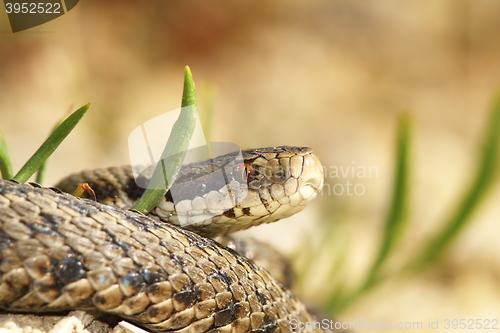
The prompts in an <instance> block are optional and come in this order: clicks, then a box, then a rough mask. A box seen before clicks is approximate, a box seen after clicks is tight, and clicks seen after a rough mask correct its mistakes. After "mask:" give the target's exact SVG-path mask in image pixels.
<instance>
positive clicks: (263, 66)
mask: <svg viewBox="0 0 500 333" xmlns="http://www.w3.org/2000/svg"><path fill="white" fill-rule="evenodd" d="M499 33H500V1H492V0H476V1H473V2H472V1H466V0H458V1H457V0H455V1H451V0H436V1H427V2H423V1H390V0H369V1H366V0H363V1H361V0H351V1H332V0H317V1H314V2H306V1H298V0H288V1H284V0H276V1H272V2H270V1H251V2H249V1H219V0H214V1H210V2H207V1H192V0H184V1H176V2H174V1H149V2H137V1H131V0H121V1H110V0H109V1H96V0H85V1H81V2H80V4H78V5H77V6H76V7H75V8H74V9H73V10H72V11H70V12H69V13H68V14H66V15H64V16H62V17H60V18H58V19H56V20H54V21H51V22H49V23H47V24H44V25H41V26H39V27H36V28H33V29H30V30H26V31H24V32H19V33H15V34H13V33H12V32H11V30H10V26H9V24H8V21H7V16H6V15H4V14H0V131H2V132H3V133H4V134H5V135H6V138H7V142H8V144H9V148H10V153H11V156H12V160H13V163H14V168H15V169H16V170H17V169H18V168H19V167H20V166H21V165H22V164H23V163H24V162H25V161H26V159H27V158H28V157H29V156H31V154H32V153H33V152H34V151H35V150H36V149H37V148H38V146H39V145H40V143H41V142H42V141H43V140H44V139H45V138H46V136H47V134H48V132H49V131H50V129H51V128H52V126H53V125H54V124H55V122H56V121H58V120H59V119H60V118H61V117H62V116H64V115H65V114H66V113H67V112H68V111H70V110H76V109H77V108H79V107H80V106H82V105H84V104H85V103H91V108H90V110H89V111H88V113H87V115H86V116H85V117H84V118H83V120H82V122H81V123H80V124H79V125H78V126H77V127H76V129H75V130H74V132H73V133H71V135H70V136H69V137H68V138H67V140H66V141H65V142H64V143H63V144H62V146H61V147H60V148H59V149H58V150H57V151H56V153H55V154H54V156H53V157H52V158H51V160H50V164H49V170H48V175H47V184H54V183H55V182H56V181H57V180H59V179H60V178H62V177H63V176H64V175H67V174H68V173H70V172H73V171H79V170H82V169H85V168H95V167H106V166H113V165H121V164H127V163H128V161H129V160H128V148H127V137H128V135H129V134H130V132H131V131H132V130H133V129H134V128H136V127H137V126H139V125H140V124H141V123H143V122H145V121H147V120H149V119H151V118H153V117H155V116H157V115H160V114H162V113H165V112H167V111H170V110H173V109H176V108H178V107H179V106H180V98H181V93H182V81H183V67H184V66H185V65H189V66H190V67H191V70H192V72H193V75H194V79H195V82H196V84H197V90H198V99H199V109H200V110H199V112H200V117H201V119H202V122H206V123H209V125H206V127H205V131H210V132H211V135H210V136H211V140H212V141H229V142H234V143H236V144H238V145H239V146H240V147H242V148H252V147H264V146H276V145H303V146H310V147H312V148H314V149H315V151H316V153H317V154H318V156H319V157H320V159H321V160H322V162H323V164H324V165H325V170H327V171H328V172H327V175H326V181H327V184H328V187H326V188H325V191H324V192H323V194H322V195H320V196H319V199H318V200H316V201H315V202H314V203H313V205H312V207H309V208H308V209H306V210H305V211H304V212H302V213H300V214H299V215H298V216H296V217H294V218H292V219H290V221H282V222H279V223H276V224H275V225H269V226H264V227H263V228H262V229H261V228H258V229H259V230H257V229H256V230H255V231H252V233H257V234H262V233H263V234H264V235H263V237H264V238H267V239H268V240H270V241H272V242H273V243H275V244H276V245H277V246H278V247H280V248H281V249H282V250H283V251H285V252H288V253H294V252H295V251H296V250H297V246H299V247H300V248H302V246H305V245H304V244H311V243H312V244H314V242H315V240H316V239H317V238H316V237H317V236H316V235H318V233H321V232H322V231H321V230H323V229H322V228H325V226H324V224H325V215H326V214H328V218H327V221H328V222H329V223H330V222H332V221H333V222H335V221H337V222H338V223H341V224H342V225H343V228H342V229H341V230H342V232H343V233H344V232H345V236H344V234H343V233H342V234H341V235H337V236H338V237H337V238H341V239H342V238H343V239H344V245H345V247H343V251H344V252H345V255H346V258H347V259H346V261H347V265H346V266H347V268H345V270H344V272H343V275H342V276H340V277H338V276H336V277H329V276H327V277H325V276H324V275H325V272H324V270H323V272H318V274H317V276H316V274H315V273H314V274H312V275H313V278H312V280H308V281H301V283H300V286H299V287H298V291H297V292H298V293H299V294H300V296H301V297H302V298H304V299H306V300H307V302H308V303H310V304H317V305H319V307H321V306H320V305H321V304H323V303H324V302H327V301H326V300H325V299H324V298H325V292H324V290H325V289H329V288H332V287H334V286H333V285H334V284H335V286H338V285H339V283H344V284H346V288H347V287H349V286H350V285H353V284H355V283H356V282H358V281H359V280H360V277H361V276H362V275H363V273H364V272H365V270H366V267H367V266H369V264H370V262H371V260H373V256H374V253H375V250H374V249H376V248H377V246H378V244H379V242H380V236H379V235H380V228H381V225H382V223H383V221H384V219H385V216H386V214H387V211H388V205H389V200H390V193H391V186H392V179H393V175H394V156H395V149H396V133H397V126H398V119H399V117H400V116H401V114H402V113H403V112H407V113H409V114H410V115H411V118H412V125H413V137H412V142H411V162H412V163H411V171H412V175H411V184H410V185H411V186H410V195H411V207H410V212H409V222H410V225H409V227H408V230H407V237H406V238H405V241H404V243H403V244H401V248H400V250H398V253H397V255H398V256H397V258H396V259H397V260H396V262H395V263H394V265H395V266H398V260H399V261H400V262H404V258H405V256H407V255H410V254H412V253H413V252H414V251H416V249H419V248H421V244H422V243H423V242H425V240H426V239H428V238H429V237H430V235H433V234H434V233H435V230H436V228H438V227H439V225H440V223H442V222H443V220H444V219H445V218H446V217H447V216H448V215H449V213H450V212H451V211H452V210H453V208H454V207H456V205H457V200H458V199H459V197H460V194H461V193H463V191H464V190H465V189H466V188H467V186H468V185H469V183H470V181H471V179H472V177H473V170H474V167H475V165H476V163H477V158H478V156H479V150H480V147H481V143H482V141H483V137H484V132H485V128H486V126H487V121H488V112H489V109H490V106H491V102H492V99H493V95H494V92H495V90H496V89H497V88H498V85H499V83H500V39H499V38H498V36H499ZM209 114H211V121H207V118H208V117H209V116H208V115H209ZM342 170H343V171H342ZM353 170H355V171H356V172H355V173H352V171H353ZM362 170H365V171H366V172H365V174H360V173H358V171H362ZM369 171H370V172H369ZM349 184H351V185H349ZM335 185H336V186H335ZM334 186H335V187H334ZM349 186H351V187H349ZM355 186H357V187H355ZM349 188H350V190H351V191H350V192H349V193H350V194H349V193H348V189H349ZM355 189H356V190H357V192H356V193H355V191H354V190H355ZM341 190H343V191H341ZM489 194H490V195H489V196H488V197H487V199H486V200H485V201H484V202H483V203H482V205H481V206H480V209H479V210H477V212H476V214H475V215H474V216H473V221H472V223H471V225H470V226H468V227H467V229H465V230H464V233H463V234H461V235H460V237H459V238H458V239H457V242H455V243H454V244H453V246H452V247H451V248H450V251H449V252H448V256H447V257H446V259H445V260H444V261H443V262H442V263H441V264H440V265H438V266H437V267H435V268H434V269H433V270H431V271H427V272H423V273H422V274H420V275H418V276H413V277H410V278H406V279H399V278H398V279H390V278H389V279H388V280H387V281H386V283H383V284H381V285H380V286H379V287H378V288H376V289H374V290H373V291H372V292H371V293H369V294H367V295H366V296H365V297H362V298H360V299H358V300H357V301H356V302H354V303H353V304H351V305H350V306H349V307H348V308H347V309H345V311H343V312H342V313H339V314H335V316H336V318H337V319H338V320H339V321H349V320H357V319H365V320H367V321H372V322H382V321H384V322H392V323H396V322H407V321H408V322H422V323H423V328H424V329H406V330H405V331H409V332H412V331H414V332H417V331H418V332H423V331H428V330H427V324H428V322H429V320H431V321H433V322H434V321H435V320H439V321H440V322H439V328H440V330H442V331H449V330H445V329H444V320H445V319H446V318H448V319H467V320H468V319H473V320H475V319H483V320H485V319H489V320H493V319H497V320H499V319H500V318H498V314H499V313H500V287H499V285H500V284H499V283H498V282H499V280H500V258H499V255H498V254H499V253H500V242H498V239H499V232H500V227H499V221H500V209H499V207H498V202H500V187H499V186H498V183H497V184H496V185H495V186H493V187H492V189H491V191H490V193H489ZM326 212H328V213H326ZM297 244H301V245H297ZM337 245H338V244H332V246H331V247H324V248H322V254H321V255H322V260H323V261H322V262H323V266H328V263H329V258H330V255H331V258H335V255H334V254H333V253H330V251H331V252H333V251H334V250H336V249H337V248H338V247H339V246H337ZM344 245H343V246H344ZM311 260H312V258H311ZM332 260H333V259H332ZM299 274H300V273H299ZM339 274H340V273H339ZM308 276H311V274H309V275H308ZM339 279H340V280H341V281H339ZM440 330H429V331H433V332H436V331H440ZM359 331H360V332H372V331H373V332H374V331H376V330H370V329H366V328H365V327H360V329H359Z"/></svg>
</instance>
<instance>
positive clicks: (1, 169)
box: [0, 133, 14, 179]
mask: <svg viewBox="0 0 500 333" xmlns="http://www.w3.org/2000/svg"><path fill="white" fill-rule="evenodd" d="M0 173H1V174H2V178H3V179H11V178H12V176H13V175H14V173H13V172H12V163H11V162H10V157H9V150H8V149H7V142H6V141H5V135H4V134H3V133H0Z"/></svg>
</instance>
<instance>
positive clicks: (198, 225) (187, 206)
mask: <svg viewBox="0 0 500 333" xmlns="http://www.w3.org/2000/svg"><path fill="white" fill-rule="evenodd" d="M242 156H243V161H240V163H236V164H235V165H233V166H231V167H230V169H231V170H232V174H233V175H234V176H235V177H234V178H233V179H232V180H231V181H230V182H228V183H227V184H224V185H225V186H219V188H217V187H214V186H213V184H211V186H204V188H208V187H210V188H211V190H210V191H207V192H205V193H200V194H199V195H197V196H196V197H191V198H186V199H184V200H180V201H178V202H177V203H175V204H172V203H169V202H168V201H167V202H164V204H163V205H162V204H160V205H159V208H158V209H157V210H156V211H155V213H156V214H157V215H158V216H160V217H162V216H164V218H168V221H169V222H171V223H174V224H179V225H181V226H183V227H184V228H187V229H190V230H192V231H195V232H197V233H200V234H202V235H204V236H207V237H214V236H218V235H225V234H229V233H232V232H235V231H238V230H242V229H246V228H249V227H251V226H255V225H259V224H262V223H270V222H275V221H278V220H280V219H283V218H286V217H289V216H291V215H293V214H295V213H298V212H300V211H301V210H303V209H304V208H305V206H306V205H307V204H308V203H309V202H311V201H312V200H313V199H314V198H315V197H316V196H317V194H318V193H319V192H320V191H321V188H322V187H323V182H324V172H323V167H322V165H321V162H320V161H319V158H318V156H317V155H316V154H315V153H314V152H313V151H312V149H311V148H307V147H290V146H282V147H270V148H260V149H250V150H243V151H242ZM222 158H223V157H222ZM219 165H220V163H219ZM225 168H226V169H227V166H226V167H225ZM207 183H208V182H207V181H205V182H204V184H207ZM163 207H165V208H167V209H163Z"/></svg>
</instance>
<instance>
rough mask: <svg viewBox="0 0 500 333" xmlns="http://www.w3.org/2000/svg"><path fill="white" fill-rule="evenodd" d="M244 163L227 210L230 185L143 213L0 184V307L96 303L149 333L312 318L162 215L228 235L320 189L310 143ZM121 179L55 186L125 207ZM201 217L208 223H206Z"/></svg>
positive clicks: (266, 277)
mask: <svg viewBox="0 0 500 333" xmlns="http://www.w3.org/2000/svg"><path fill="white" fill-rule="evenodd" d="M243 158H244V165H240V166H234V170H235V172H239V171H241V172H242V175H243V176H244V178H245V179H246V182H247V184H248V193H247V194H246V196H245V197H242V198H241V200H236V201H234V202H233V205H232V206H231V207H229V206H228V204H227V202H225V201H224V200H226V199H225V197H224V196H222V195H221V194H226V195H227V193H228V192H229V193H230V194H231V197H234V198H236V197H238V194H237V187H238V186H236V185H235V184H233V185H231V186H228V188H229V190H228V188H225V189H222V188H221V189H218V190H217V189H214V188H206V186H205V189H204V191H202V192H199V191H198V192H196V193H195V194H190V196H191V198H186V199H183V200H180V201H176V202H175V203H173V202H171V201H169V196H168V195H167V196H166V198H165V199H164V200H163V201H162V203H160V204H159V205H158V207H157V209H155V210H154V211H153V215H154V216H153V217H148V216H143V215H140V214H138V213H135V212H132V211H127V210H124V209H121V208H117V207H113V206H110V205H105V204H101V203H99V202H95V201H91V200H86V199H78V198H75V197H73V196H71V195H69V194H64V193H60V191H57V190H54V189H48V188H39V186H35V185H27V184H17V183H15V182H12V181H5V180H0V226H1V228H0V308H2V309H5V310H8V311H20V312H50V311H63V310H69V309H98V310H101V311H104V312H107V313H112V314H116V315H119V316H122V317H124V318H127V319H130V320H131V321H133V322H136V323H138V324H140V325H142V326H144V327H147V328H149V329H151V330H153V331H158V332H164V331H178V332H193V333H194V332H209V331H210V332H292V331H299V330H298V329H296V330H293V329H292V328H293V327H296V326H293V325H291V323H293V322H295V323H299V322H300V323H306V322H311V321H312V318H311V316H310V315H309V313H308V312H307V310H306V309H305V307H304V305H303V304H302V303H301V302H300V301H298V300H297V299H296V297H295V296H294V295H293V294H292V293H291V292H290V291H288V290H286V289H285V288H284V287H283V286H282V285H281V283H279V282H277V281H276V280H275V279H274V278H273V277H272V276H271V275H270V274H269V273H268V272H267V271H266V270H264V269H262V268H260V267H258V266H256V265H255V264H254V263H253V262H252V261H250V260H248V259H247V258H245V257H243V256H241V255H238V254H237V253H236V252H234V251H232V250H230V249H228V248H226V247H223V246H221V245H219V244H218V243H217V242H215V241H213V240H211V239H209V238H204V237H202V236H199V235H198V234H195V233H193V232H190V231H188V230H185V229H182V228H179V227H177V226H175V225H172V224H169V223H165V222H164V221H162V220H170V222H174V223H178V224H182V221H183V219H184V220H189V221H190V224H189V226H188V228H191V229H192V230H195V231H198V232H199V231H200V230H209V231H205V235H210V236H215V235H220V234H227V233H229V232H232V231H235V230H239V229H242V228H246V227H248V225H250V224H251V223H252V222H251V221H254V223H255V224H259V223H268V222H271V221H275V220H278V219H281V218H284V217H287V216H289V215H291V214H293V213H295V212H297V211H300V210H302V209H303V207H304V206H305V204H307V203H308V202H309V201H311V200H312V199H313V198H314V197H315V196H316V194H317V193H318V192H319V191H320V189H321V186H322V184H323V172H322V168H321V164H320V162H319V160H318V158H317V157H316V155H315V154H314V153H313V152H312V151H311V150H310V149H309V148H298V147H276V148H265V149H257V150H252V151H243ZM198 169H199V168H198ZM117 170H125V171H117ZM189 173H190V171H183V174H184V175H185V176H186V177H187V174H189ZM196 173H197V174H198V175H199V174H200V170H198V171H196ZM130 177H131V174H130V171H127V169H107V170H100V171H96V172H92V173H82V174H79V175H73V176H70V177H69V179H70V180H66V181H63V182H62V183H61V187H66V186H70V187H71V186H72V185H71V184H73V183H74V182H76V183H78V182H84V181H85V182H92V181H93V182H94V183H93V185H92V184H91V186H93V187H96V189H103V190H97V194H98V195H97V196H98V198H99V196H103V197H105V198H104V199H105V200H104V201H105V202H106V198H108V199H109V200H111V201H112V203H114V204H117V205H118V206H121V207H122V208H127V205H128V204H129V203H128V202H127V201H128V200H130V196H132V199H135V196H137V193H135V192H134V191H130V190H129V189H127V188H125V187H124V188H123V190H125V191H122V189H121V188H120V185H117V184H115V181H117V182H118V183H121V184H123V183H124V182H125V183H126V182H130ZM181 177H182V176H181ZM121 178H123V179H121ZM129 185H130V184H129ZM103 191H104V192H103ZM110 191H111V192H113V195H110ZM127 191H128V192H127ZM133 192H134V193H133ZM99 193H101V194H99ZM102 193H107V194H106V195H104V194H102ZM131 194H132V195H131ZM192 196H194V197H192ZM187 206H190V208H189V209H186V208H185V207H187ZM218 211H219V212H222V214H221V215H220V216H218V215H216V214H215V213H216V212H218ZM193 212H194V213H193ZM183 214H184V215H183ZM200 215H201V216H204V219H203V218H197V217H196V216H200ZM207 219H208V220H210V221H211V222H212V224H211V225H213V226H215V229H205V228H206V227H207V226H206V225H205V224H207V223H206V220H207ZM209 228H210V227H209ZM202 233H203V231H202Z"/></svg>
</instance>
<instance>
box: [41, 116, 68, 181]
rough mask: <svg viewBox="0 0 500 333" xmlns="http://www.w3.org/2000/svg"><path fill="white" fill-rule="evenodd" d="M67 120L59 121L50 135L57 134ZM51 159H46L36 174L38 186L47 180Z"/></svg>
mask: <svg viewBox="0 0 500 333" xmlns="http://www.w3.org/2000/svg"><path fill="white" fill-rule="evenodd" d="M64 119H66V117H65V118H62V119H61V120H59V121H58V122H57V124H56V125H55V126H54V128H53V129H52V131H50V135H52V133H54V132H55V130H56V129H57V128H58V127H59V126H61V124H62V123H63V121H64ZM48 161H49V159H46V160H45V161H44V162H43V163H42V165H41V166H40V168H38V171H37V172H36V179H35V182H37V183H38V184H43V181H44V179H45V172H46V170H47V163H48Z"/></svg>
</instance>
